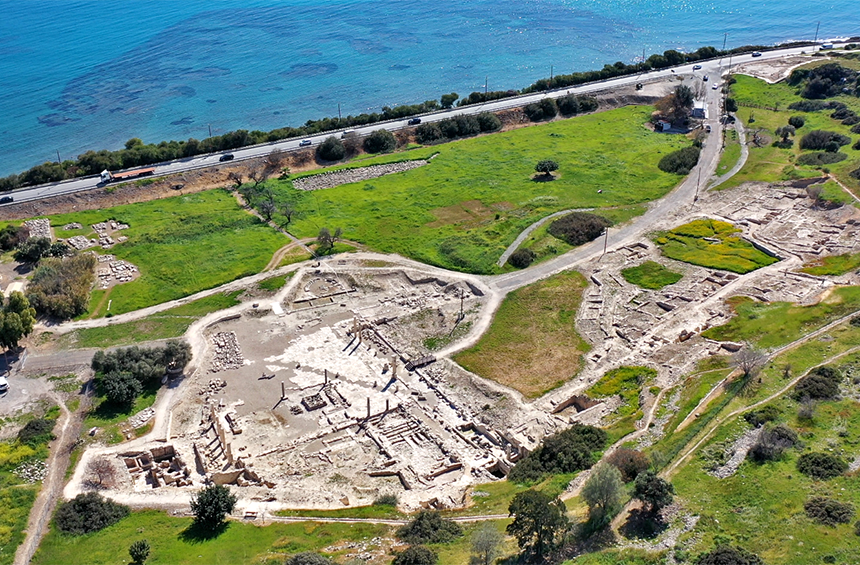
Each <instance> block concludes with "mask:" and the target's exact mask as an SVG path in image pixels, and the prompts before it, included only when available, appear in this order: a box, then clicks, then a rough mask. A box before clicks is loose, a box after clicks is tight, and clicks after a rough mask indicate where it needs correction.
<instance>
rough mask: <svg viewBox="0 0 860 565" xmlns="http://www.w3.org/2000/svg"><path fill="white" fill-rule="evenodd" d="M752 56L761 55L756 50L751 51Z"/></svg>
mask: <svg viewBox="0 0 860 565" xmlns="http://www.w3.org/2000/svg"><path fill="white" fill-rule="evenodd" d="M752 56H753V57H761V53H759V52H758V51H753V54H752Z"/></svg>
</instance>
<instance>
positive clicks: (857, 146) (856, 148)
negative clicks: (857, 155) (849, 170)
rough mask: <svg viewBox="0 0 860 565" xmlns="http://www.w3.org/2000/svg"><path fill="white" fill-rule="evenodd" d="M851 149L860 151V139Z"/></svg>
mask: <svg viewBox="0 0 860 565" xmlns="http://www.w3.org/2000/svg"><path fill="white" fill-rule="evenodd" d="M851 149H853V150H854V151H860V139H858V140H857V141H855V142H854V145H852V146H851Z"/></svg>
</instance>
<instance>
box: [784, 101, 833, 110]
mask: <svg viewBox="0 0 860 565" xmlns="http://www.w3.org/2000/svg"><path fill="white" fill-rule="evenodd" d="M844 107H845V104H844V103H843V102H836V101H835V100H831V101H829V102H822V101H821V100H801V101H800V102H792V103H791V104H789V105H788V109H789V110H797V111H798V112H818V111H820V110H838V109H839V108H844Z"/></svg>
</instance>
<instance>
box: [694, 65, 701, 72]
mask: <svg viewBox="0 0 860 565" xmlns="http://www.w3.org/2000/svg"><path fill="white" fill-rule="evenodd" d="M701 68H702V65H693V70H694V71H698V70H699V69H701Z"/></svg>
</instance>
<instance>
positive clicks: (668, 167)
mask: <svg viewBox="0 0 860 565" xmlns="http://www.w3.org/2000/svg"><path fill="white" fill-rule="evenodd" d="M700 151H701V149H699V148H698V147H695V146H691V147H685V148H683V149H680V150H678V151H674V152H672V153H669V154H668V155H666V156H664V157H663V158H662V159H660V162H659V163H657V167H659V168H660V170H661V171H663V172H666V173H675V174H676V175H687V174H690V170H691V169H692V168H693V167H695V166H696V163H698V162H699V152H700Z"/></svg>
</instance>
